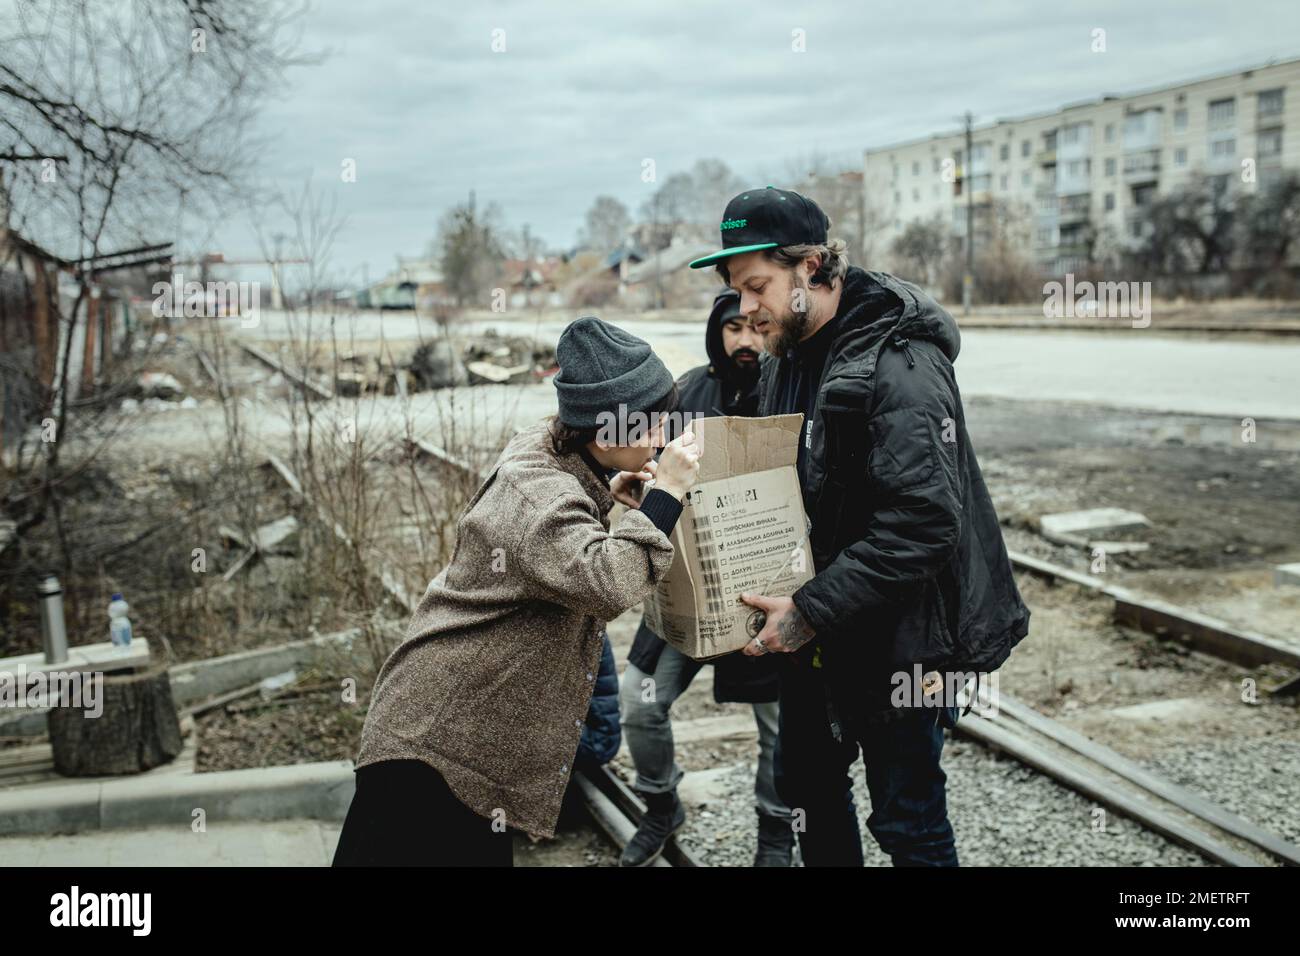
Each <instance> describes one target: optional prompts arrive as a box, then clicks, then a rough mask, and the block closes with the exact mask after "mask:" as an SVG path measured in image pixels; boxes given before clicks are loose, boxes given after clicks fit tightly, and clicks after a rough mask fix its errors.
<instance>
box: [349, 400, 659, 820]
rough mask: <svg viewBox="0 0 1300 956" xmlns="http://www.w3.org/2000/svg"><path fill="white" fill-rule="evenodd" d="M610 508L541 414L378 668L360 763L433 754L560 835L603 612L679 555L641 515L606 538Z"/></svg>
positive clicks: (480, 497)
mask: <svg viewBox="0 0 1300 956" xmlns="http://www.w3.org/2000/svg"><path fill="white" fill-rule="evenodd" d="M613 504H614V499H613V497H612V496H611V495H610V491H609V488H608V486H607V485H606V484H605V483H604V482H603V481H602V480H601V479H600V478H598V477H597V476H596V474H595V473H594V472H593V471H592V470H591V468H590V467H589V466H588V465H587V463H586V461H585V460H584V459H583V458H582V456H581V455H579V454H568V455H558V454H556V453H555V451H554V450H553V449H552V447H551V442H550V434H549V431H548V423H547V422H546V421H543V422H541V423H539V424H538V425H535V426H533V427H531V428H528V429H526V430H524V431H522V432H520V433H519V434H518V435H516V436H515V437H514V438H513V439H512V440H511V441H510V443H509V444H508V445H507V446H506V449H505V450H504V451H503V452H502V453H501V457H500V458H499V459H498V460H497V462H496V464H495V465H494V466H493V468H492V471H491V472H490V473H489V475H488V477H487V478H486V479H485V480H484V482H483V485H482V486H481V487H480V488H479V489H478V491H477V492H476V493H475V495H474V498H473V499H472V500H471V502H470V504H469V506H468V507H467V508H466V510H465V512H464V514H463V515H462V516H461V518H460V520H459V523H458V526H457V536H456V549H455V553H454V554H453V556H452V559H451V563H450V564H448V565H447V567H446V568H444V569H443V570H442V571H441V572H440V573H439V574H438V576H437V577H436V578H434V580H433V581H432V582H431V583H430V585H429V587H428V590H427V591H426V592H425V594H424V597H423V598H422V599H421V601H420V605H419V607H418V608H417V609H416V611H415V614H414V616H413V617H412V620H411V623H410V626H409V628H408V630H407V636H406V638H405V640H404V641H403V642H402V644H401V645H399V646H398V648H397V649H396V650H395V651H394V652H393V653H392V655H391V656H390V657H389V658H388V660H387V661H386V662H385V663H384V666H383V667H382V668H381V670H380V672H379V676H378V678H377V680H376V683H375V688H374V692H373V695H372V698H371V702H370V710H369V713H368V714H367V716H366V722H365V727H364V728H363V730H362V735H361V749H360V752H359V754H358V756H357V761H356V763H357V766H358V767H363V766H365V765H367V764H372V763H378V762H379V761H382V760H393V759H404V758H405V759H416V760H423V761H424V762H426V763H428V764H430V765H431V766H433V767H434V768H436V769H437V770H438V771H439V772H440V773H441V774H442V775H443V777H445V778H446V780H447V783H448V785H449V786H450V787H451V789H452V791H453V792H454V793H455V794H456V796H457V797H458V798H459V799H460V800H461V801H462V802H463V803H465V805H466V806H468V807H469V808H470V809H472V810H474V811H475V812H476V813H478V814H480V815H481V816H484V817H488V818H490V819H500V820H502V821H503V822H504V823H505V824H507V825H508V826H511V827H517V828H518V829H521V830H524V831H525V832H527V833H530V834H533V835H535V836H537V835H540V836H551V835H553V834H554V832H555V823H556V820H557V818H558V817H559V813H560V801H561V797H562V795H563V793H564V790H565V787H566V786H567V784H568V780H569V775H570V774H571V773H572V770H573V756H574V753H575V752H576V750H577V747H578V740H579V738H580V736H581V734H582V725H583V720H584V718H585V717H586V714H587V706H588V703H589V702H590V699H591V693H592V688H593V686H594V683H595V677H596V673H597V671H598V670H599V663H600V655H601V647H602V643H601V633H602V631H603V629H604V623H605V622H607V621H610V620H612V619H614V618H615V617H617V616H618V615H620V614H622V613H623V612H624V611H626V610H627V609H629V608H631V607H633V606H635V605H636V604H637V603H638V602H640V601H641V600H643V599H644V598H645V597H646V596H647V595H648V594H649V593H650V592H651V591H653V590H654V588H655V586H656V584H657V583H658V581H659V579H660V578H661V577H662V576H663V575H664V574H666V573H667V571H668V568H669V567H670V566H671V564H672V560H673V546H672V544H671V543H670V542H669V540H668V538H667V537H666V536H665V535H664V534H663V532H661V531H660V530H659V529H658V528H656V527H655V526H654V525H653V524H652V523H651V521H650V519H649V518H647V517H646V516H645V515H644V514H642V513H641V512H639V511H635V510H633V511H629V512H628V513H627V514H626V515H625V516H624V517H623V518H622V520H621V521H620V522H619V525H618V528H617V529H616V530H615V531H614V532H613V533H611V532H610V531H609V512H610V509H611V508H612V507H613ZM413 825H418V822H417V823H413Z"/></svg>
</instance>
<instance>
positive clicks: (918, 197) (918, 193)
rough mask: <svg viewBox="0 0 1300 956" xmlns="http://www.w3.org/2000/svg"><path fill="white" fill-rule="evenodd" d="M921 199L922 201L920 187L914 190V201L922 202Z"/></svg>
mask: <svg viewBox="0 0 1300 956" xmlns="http://www.w3.org/2000/svg"><path fill="white" fill-rule="evenodd" d="M920 201H921V190H919V189H913V190H912V202H920Z"/></svg>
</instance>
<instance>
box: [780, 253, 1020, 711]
mask: <svg viewBox="0 0 1300 956" xmlns="http://www.w3.org/2000/svg"><path fill="white" fill-rule="evenodd" d="M843 281H844V287H843V291H842V293H841V296H840V306H839V309H838V310H837V313H836V316H835V319H834V320H833V321H834V323H835V324H834V329H833V332H832V340H831V342H830V344H829V349H828V354H827V356H826V359H825V364H824V366H823V368H822V372H821V374H820V376H819V384H818V386H817V389H816V399H815V402H814V403H812V406H811V414H810V423H809V425H808V427H807V428H806V430H805V433H804V434H805V439H806V442H807V448H806V461H805V464H804V468H803V469H802V477H803V492H804V504H805V507H806V509H807V512H808V517H809V519H810V520H811V523H812V530H811V536H810V537H811V545H812V551H813V563H814V567H815V568H816V570H817V574H816V576H815V577H814V578H813V579H812V580H811V581H809V582H808V583H807V584H805V585H804V586H803V587H802V588H800V589H799V590H798V591H796V592H795V594H794V602H795V605H796V606H797V607H798V608H799V611H800V613H801V614H803V616H804V618H805V619H807V621H808V622H809V623H810V624H811V625H812V626H813V628H814V629H815V630H816V632H817V640H816V641H814V642H812V643H810V644H809V645H808V646H807V647H805V648H804V649H803V650H801V651H799V652H797V653H796V654H795V655H794V657H795V658H797V659H798V660H799V661H800V662H802V663H806V664H807V665H809V666H813V662H814V660H815V661H816V662H817V666H820V667H821V669H822V675H823V678H824V680H825V682H826V684H827V687H828V689H829V690H830V692H831V696H832V698H833V701H834V703H835V709H836V710H837V711H839V713H840V717H841V718H842V719H865V720H867V721H871V720H874V719H877V718H884V717H885V715H887V714H888V713H889V712H890V705H889V696H890V690H891V686H890V681H891V678H892V676H893V675H894V674H896V673H898V672H900V671H903V670H910V667H911V665H912V664H917V663H919V664H921V665H922V666H923V667H924V668H926V669H931V668H933V669H938V670H947V671H955V670H964V671H990V670H994V669H996V668H997V667H999V666H1001V664H1002V662H1003V661H1004V660H1005V659H1006V657H1007V656H1008V655H1009V654H1010V652H1011V648H1012V647H1013V646H1014V645H1015V644H1016V643H1017V642H1018V641H1019V640H1020V639H1021V638H1022V637H1024V636H1025V634H1026V633H1027V632H1028V621H1029V611H1028V609H1027V608H1026V607H1025V605H1024V603H1023V602H1022V601H1021V599H1020V594H1019V591H1018V590H1017V588H1016V584H1015V579H1014V577H1013V576H1012V573H1011V563H1010V561H1009V559H1008V558H1007V552H1006V547H1005V545H1004V544H1003V541H1002V531H1001V528H1000V526H999V524H998V519H997V514H996V513H995V512H994V509H993V503H992V501H991V499H990V498H989V494H988V490H987V489H986V488H985V486H984V479H983V477H982V475H981V474H980V469H979V463H978V462H977V460H976V458H975V451H974V449H973V448H972V446H971V443H970V437H969V435H968V434H967V432H966V421H965V413H964V410H963V408H962V403H961V395H960V393H959V392H958V389H957V381H956V377H955V375H954V373H953V366H952V363H953V361H954V360H955V359H956V358H957V354H958V352H959V351H960V348H961V336H960V333H959V332H958V330H957V324H956V322H955V321H953V318H952V316H950V315H949V314H948V313H947V312H946V311H944V309H943V308H942V307H941V306H939V304H938V303H937V302H935V301H934V300H933V299H932V298H930V296H928V295H926V294H925V293H924V292H922V291H921V290H920V289H919V288H917V287H916V286H914V285H912V284H911V283H910V282H905V281H903V280H901V279H898V278H895V277H894V276H891V275H889V274H887V273H883V272H866V271H864V270H862V269H857V268H850V269H849V271H848V274H847V275H846V276H845V278H844V280H843ZM797 376H798V370H797V368H796V362H795V361H794V359H792V358H789V357H788V358H785V359H782V360H780V361H773V362H767V363H765V364H764V367H763V373H762V380H761V384H760V391H761V395H762V398H761V401H760V412H759V414H761V415H771V414H778V413H780V412H783V411H786V410H788V409H789V404H790V402H791V396H792V395H794V394H796V393H797V391H798V389H797V388H796V387H795V385H794V384H793V383H794V382H795V381H796V379H797ZM800 410H805V411H806V410H807V409H800Z"/></svg>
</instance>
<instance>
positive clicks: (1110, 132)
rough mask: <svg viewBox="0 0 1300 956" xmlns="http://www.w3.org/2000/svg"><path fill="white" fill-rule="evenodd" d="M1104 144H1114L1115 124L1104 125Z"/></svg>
mask: <svg viewBox="0 0 1300 956" xmlns="http://www.w3.org/2000/svg"><path fill="white" fill-rule="evenodd" d="M1106 142H1108V143H1113V142H1115V124H1114V123H1107V124H1106Z"/></svg>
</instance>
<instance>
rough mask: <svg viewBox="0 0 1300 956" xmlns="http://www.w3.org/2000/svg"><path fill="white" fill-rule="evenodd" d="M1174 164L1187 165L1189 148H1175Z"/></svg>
mask: <svg viewBox="0 0 1300 956" xmlns="http://www.w3.org/2000/svg"><path fill="white" fill-rule="evenodd" d="M1174 165H1175V166H1186V165H1187V150H1186V149H1185V148H1183V147H1179V148H1178V149H1176V150H1174Z"/></svg>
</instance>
